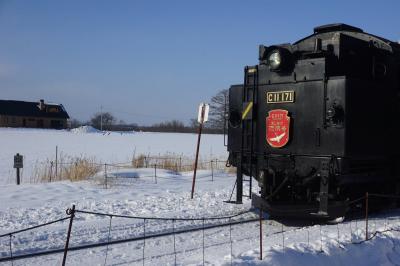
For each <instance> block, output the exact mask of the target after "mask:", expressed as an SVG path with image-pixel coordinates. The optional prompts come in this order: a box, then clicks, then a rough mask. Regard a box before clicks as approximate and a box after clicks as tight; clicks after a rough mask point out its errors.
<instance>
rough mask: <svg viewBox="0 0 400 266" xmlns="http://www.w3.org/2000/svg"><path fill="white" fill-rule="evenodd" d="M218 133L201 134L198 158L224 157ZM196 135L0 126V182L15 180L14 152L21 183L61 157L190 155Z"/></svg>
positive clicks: (112, 158) (106, 160)
mask: <svg viewBox="0 0 400 266" xmlns="http://www.w3.org/2000/svg"><path fill="white" fill-rule="evenodd" d="M223 142H224V139H223V136H221V135H209V134H203V136H202V142H201V146H200V160H210V159H211V158H212V159H215V158H218V159H220V160H226V158H227V152H226V147H224V145H223ZM196 143H197V135H196V134H181V133H150V132H125V133H122V132H100V131H97V130H95V129H93V128H91V127H81V128H77V129H72V130H71V131H66V130H49V129H14V128H0V149H1V153H0V184H10V183H15V182H16V181H15V179H16V178H15V169H14V168H13V163H14V155H15V154H16V153H19V154H21V155H23V156H24V168H23V169H22V182H25V183H32V176H33V172H34V171H35V168H38V167H40V165H41V163H44V162H48V161H55V157H56V146H57V147H58V160H60V158H64V160H66V161H68V159H72V158H77V157H79V158H88V159H91V160H94V161H96V162H100V163H120V162H129V161H131V160H132V157H133V156H135V155H136V156H139V155H147V156H148V155H150V156H158V155H161V156H164V155H166V154H171V155H172V156H182V157H187V158H194V155H195V151H196Z"/></svg>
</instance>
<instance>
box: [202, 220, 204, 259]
mask: <svg viewBox="0 0 400 266" xmlns="http://www.w3.org/2000/svg"><path fill="white" fill-rule="evenodd" d="M202 222H203V227H202V231H203V265H204V218H203V220H202Z"/></svg>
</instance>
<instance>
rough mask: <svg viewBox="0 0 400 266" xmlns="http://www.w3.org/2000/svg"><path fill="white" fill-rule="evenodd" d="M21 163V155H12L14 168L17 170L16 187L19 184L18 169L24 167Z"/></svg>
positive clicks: (22, 159) (22, 158)
mask: <svg viewBox="0 0 400 266" xmlns="http://www.w3.org/2000/svg"><path fill="white" fill-rule="evenodd" d="M23 161H24V157H23V156H22V155H20V154H19V153H17V154H16V155H14V168H16V169H17V185H19V184H20V183H21V178H20V173H19V169H20V168H23V167H24V163H23Z"/></svg>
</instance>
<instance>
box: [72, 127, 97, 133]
mask: <svg viewBox="0 0 400 266" xmlns="http://www.w3.org/2000/svg"><path fill="white" fill-rule="evenodd" d="M71 132H73V133H101V131H100V130H98V129H96V128H94V127H92V126H81V127H77V128H73V129H71Z"/></svg>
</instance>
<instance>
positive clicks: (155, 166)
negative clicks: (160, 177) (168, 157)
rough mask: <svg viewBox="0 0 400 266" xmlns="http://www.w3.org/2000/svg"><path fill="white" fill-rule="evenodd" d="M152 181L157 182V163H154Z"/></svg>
mask: <svg viewBox="0 0 400 266" xmlns="http://www.w3.org/2000/svg"><path fill="white" fill-rule="evenodd" d="M154 181H155V183H156V184H157V164H154Z"/></svg>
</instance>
